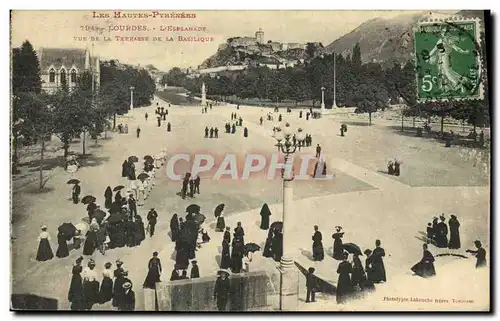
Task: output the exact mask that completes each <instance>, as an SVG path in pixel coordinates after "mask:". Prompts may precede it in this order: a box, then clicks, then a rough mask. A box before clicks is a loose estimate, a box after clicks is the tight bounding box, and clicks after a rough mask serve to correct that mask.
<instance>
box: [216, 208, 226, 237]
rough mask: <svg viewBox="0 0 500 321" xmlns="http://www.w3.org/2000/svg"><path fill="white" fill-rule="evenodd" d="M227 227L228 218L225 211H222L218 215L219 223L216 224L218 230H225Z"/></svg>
mask: <svg viewBox="0 0 500 321" xmlns="http://www.w3.org/2000/svg"><path fill="white" fill-rule="evenodd" d="M225 229H226V220H225V219H224V212H220V215H219V217H217V224H216V225H215V231H216V232H224V230H225Z"/></svg>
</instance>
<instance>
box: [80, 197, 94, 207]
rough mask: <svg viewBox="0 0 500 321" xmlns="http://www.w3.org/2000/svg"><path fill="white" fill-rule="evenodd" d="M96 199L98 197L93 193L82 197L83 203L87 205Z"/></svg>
mask: <svg viewBox="0 0 500 321" xmlns="http://www.w3.org/2000/svg"><path fill="white" fill-rule="evenodd" d="M95 201H96V198H95V197H94V196H92V195H87V196H84V197H83V198H82V203H83V204H85V205H87V204H90V203H94V202H95Z"/></svg>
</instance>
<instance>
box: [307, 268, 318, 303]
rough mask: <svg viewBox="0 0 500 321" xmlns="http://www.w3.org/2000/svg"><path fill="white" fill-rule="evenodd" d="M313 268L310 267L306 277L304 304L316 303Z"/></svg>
mask: <svg viewBox="0 0 500 321" xmlns="http://www.w3.org/2000/svg"><path fill="white" fill-rule="evenodd" d="M314 271H315V270H314V268H313V267H310V268H309V270H308V273H307V276H306V288H307V293H306V303H309V302H315V301H316V293H315V292H314V291H316V279H315V276H314Z"/></svg>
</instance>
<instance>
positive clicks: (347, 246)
mask: <svg viewBox="0 0 500 321" xmlns="http://www.w3.org/2000/svg"><path fill="white" fill-rule="evenodd" d="M343 247H344V250H346V251H347V252H349V253H352V254H357V255H363V254H362V252H361V248H360V247H359V246H357V245H356V244H354V243H344V245H343Z"/></svg>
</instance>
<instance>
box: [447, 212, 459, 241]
mask: <svg viewBox="0 0 500 321" xmlns="http://www.w3.org/2000/svg"><path fill="white" fill-rule="evenodd" d="M448 225H449V226H450V242H449V243H448V248H449V249H459V248H460V245H461V244H460V231H459V228H460V222H459V221H458V219H457V217H456V216H455V215H451V218H450V219H449V220H448Z"/></svg>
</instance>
